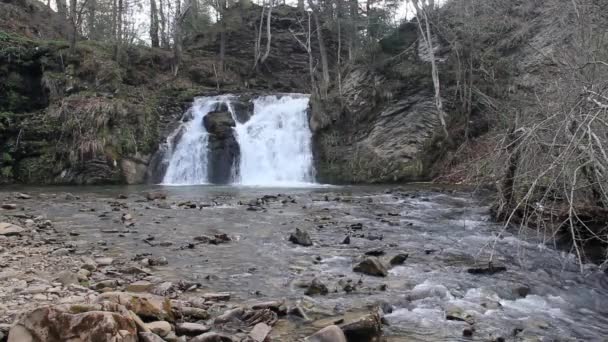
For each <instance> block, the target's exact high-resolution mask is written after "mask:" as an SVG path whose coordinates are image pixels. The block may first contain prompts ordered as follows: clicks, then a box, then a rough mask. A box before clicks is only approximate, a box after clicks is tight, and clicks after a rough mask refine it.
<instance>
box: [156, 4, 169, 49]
mask: <svg viewBox="0 0 608 342" xmlns="http://www.w3.org/2000/svg"><path fill="white" fill-rule="evenodd" d="M158 12H159V15H160V46H161V47H162V48H163V49H166V48H168V47H169V40H168V39H167V21H166V19H165V9H164V6H163V0H158Z"/></svg>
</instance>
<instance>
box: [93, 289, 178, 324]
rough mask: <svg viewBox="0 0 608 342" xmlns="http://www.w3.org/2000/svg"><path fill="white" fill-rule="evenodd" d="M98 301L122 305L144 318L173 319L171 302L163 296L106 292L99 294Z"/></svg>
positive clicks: (171, 320) (170, 320)
mask: <svg viewBox="0 0 608 342" xmlns="http://www.w3.org/2000/svg"><path fill="white" fill-rule="evenodd" d="M98 301H99V302H102V301H110V302H112V303H116V304H120V305H124V306H125V307H126V308H127V309H129V310H131V311H133V312H135V313H136V314H137V315H138V316H140V317H141V318H143V319H144V320H157V321H169V322H173V321H174V317H173V312H172V310H171V302H170V301H169V299H168V298H165V297H161V296H156V295H153V294H149V293H132V292H106V293H102V294H101V295H100V296H99V298H98Z"/></svg>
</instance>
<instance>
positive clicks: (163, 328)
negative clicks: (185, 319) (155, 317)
mask: <svg viewBox="0 0 608 342" xmlns="http://www.w3.org/2000/svg"><path fill="white" fill-rule="evenodd" d="M146 328H148V329H149V330H150V331H151V332H153V333H155V334H156V335H158V336H160V337H165V336H167V335H169V333H170V332H171V330H172V329H171V324H170V323H169V322H167V321H155V322H150V323H146Z"/></svg>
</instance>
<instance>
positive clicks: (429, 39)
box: [412, 0, 450, 140]
mask: <svg viewBox="0 0 608 342" xmlns="http://www.w3.org/2000/svg"><path fill="white" fill-rule="evenodd" d="M412 3H413V4H414V8H416V13H417V21H418V28H419V29H420V34H421V35H422V39H423V41H424V43H425V44H426V47H427V49H428V53H429V59H430V60H431V77H432V78H433V88H434V89H435V107H436V108H437V116H438V117H439V122H440V123H441V128H442V129H443V133H444V135H445V138H446V140H449V139H450V134H449V133H448V127H447V124H446V121H445V112H444V111H443V101H442V100H441V88H440V86H441V83H440V82H439V71H438V69H437V62H436V61H435V52H434V51H433V36H432V34H431V25H430V24H429V20H428V16H427V14H426V10H425V9H424V7H420V6H418V3H417V1H416V0H412ZM423 19H424V23H425V28H424V29H423V28H422V24H421V23H420V21H421V20H423Z"/></svg>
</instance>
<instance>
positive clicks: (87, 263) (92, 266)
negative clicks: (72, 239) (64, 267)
mask: <svg viewBox="0 0 608 342" xmlns="http://www.w3.org/2000/svg"><path fill="white" fill-rule="evenodd" d="M81 260H82V262H83V264H82V265H81V266H80V268H82V269H85V270H87V271H89V272H95V270H96V269H97V263H96V262H95V261H94V260H93V259H91V258H89V257H82V259H81Z"/></svg>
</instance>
